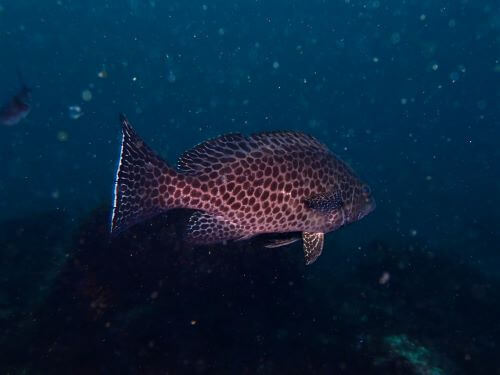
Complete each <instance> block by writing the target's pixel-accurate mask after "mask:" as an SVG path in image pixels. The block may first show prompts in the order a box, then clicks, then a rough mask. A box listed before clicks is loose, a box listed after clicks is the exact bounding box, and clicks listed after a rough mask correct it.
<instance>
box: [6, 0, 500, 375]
mask: <svg viewBox="0 0 500 375" xmlns="http://www.w3.org/2000/svg"><path fill="white" fill-rule="evenodd" d="M499 42H500V5H499V4H498V2H497V1H493V0H478V1H467V0H463V1H439V0H438V1H416V0H415V1H396V0H389V1H378V0H372V1H357V0H345V1H316V0H311V1H304V2H302V1H276V2H273V1H227V0H220V1H213V2H207V1H161V0H156V1H155V0H105V1H95V0H88V1H85V2H83V1H76V0H72V1H70V0H59V1H36V0H17V1H13V0H4V1H0V51H1V52H0V54H1V57H2V58H1V64H0V88H1V89H0V99H1V100H4V101H7V100H8V99H9V98H10V97H11V96H12V95H14V94H15V92H16V91H17V90H18V89H19V87H20V82H19V80H18V77H17V75H16V70H19V71H21V72H22V75H23V77H24V80H25V81H26V83H27V84H28V85H29V86H30V87H32V88H33V99H32V111H31V113H30V115H29V116H28V117H27V119H25V120H24V121H22V122H21V123H19V124H17V125H16V126H13V127H2V128H0V135H1V136H0V175H1V176H2V178H1V179H0V220H1V221H2V222H3V225H2V227H3V228H2V229H1V230H0V231H1V236H2V237H0V245H1V246H2V247H3V249H4V250H2V252H3V253H4V256H3V260H2V261H1V264H0V268H1V272H2V284H1V285H0V306H1V309H0V311H1V314H0V318H1V327H4V328H5V331H4V332H5V334H3V335H2V337H1V339H0V345H2V346H5V348H7V347H8V348H9V350H0V352H2V353H7V354H8V355H7V357H8V359H7V358H5V359H3V360H2V361H0V365H1V366H3V367H4V368H3V372H4V373H11V374H18V373H19V374H21V373H30V374H31V373H33V374H38V373H40V374H45V373H67V371H66V372H64V369H67V368H68V367H71V368H74V369H75V373H82V374H86V373H103V374H108V373H134V374H135V373H137V374H160V373H194V372H196V373H249V374H253V373H329V374H331V373H349V374H356V373H359V374H361V373H363V374H371V373H373V374H378V373H398V374H429V373H432V374H438V373H439V374H440V373H443V374H449V373H457V374H480V373H484V374H492V373H495V371H496V372H498V371H500V367H499V366H500V365H498V360H497V358H496V357H495V354H494V353H496V352H498V347H499V345H500V337H499V335H500V325H499V323H498V319H497V318H496V317H497V316H498V313H500V302H499V301H500V300H499V297H500V295H499V293H498V290H499V288H498V287H499V285H500V277H499V275H500V274H499V273H498V267H499V266H500V257H499V255H498V240H499V237H500V232H499V226H498V223H499V222H500V213H499V210H498V207H499V206H500V199H499V192H500V166H499V163H498V161H499V160H500V147H499V139H500V55H499V51H500V45H499V44H500V43H499ZM70 106H79V107H80V108H81V113H77V116H75V113H73V117H78V116H81V117H78V118H73V117H72V116H71V112H70V111H69V107H70ZM120 112H123V113H125V114H126V115H127V116H128V117H129V119H130V121H131V122H132V123H133V124H134V127H135V128H136V130H137V131H138V132H139V134H141V136H142V137H143V138H144V139H145V140H146V141H147V142H148V144H150V145H151V147H152V148H153V149H155V150H158V152H159V153H160V154H161V155H162V156H163V157H164V158H165V159H166V160H168V161H170V162H171V163H172V164H174V163H175V160H176V157H177V156H178V155H179V154H180V153H182V151H184V150H186V149H188V148H190V147H192V146H193V145H196V144H197V143H199V142H201V141H203V140H205V139H207V138H211V137H214V136H217V135H219V134H223V133H227V132H242V133H245V134H250V133H253V132H256V131H267V130H300V131H304V132H307V133H310V134H312V135H314V136H316V137H318V138H319V139H321V140H322V141H323V142H324V143H326V144H327V145H328V146H329V147H330V148H331V149H332V150H333V151H334V152H335V153H336V154H337V155H338V156H339V157H340V158H342V159H343V160H345V161H347V162H348V163H349V164H350V165H351V166H352V167H353V168H354V170H356V172H357V173H358V174H359V175H360V176H362V178H363V179H364V180H366V181H367V182H369V184H370V185H371V188H372V191H373V194H374V196H375V199H376V201H377V209H376V210H375V211H374V212H373V213H372V214H370V215H369V216H368V217H366V218H365V219H363V220H362V221H361V222H359V223H356V224H354V225H352V226H349V227H346V228H344V229H342V230H340V231H338V232H336V233H332V234H330V235H328V237H327V242H326V245H325V251H324V253H323V255H322V256H321V257H320V259H319V260H318V262H317V263H315V264H314V265H313V266H311V267H307V268H305V267H304V265H303V262H302V258H301V247H300V245H297V246H295V245H294V246H292V247H290V248H288V249H284V250H283V251H282V250H280V249H278V250H277V251H276V252H278V253H279V255H276V254H275V253H269V252H268V250H263V248H262V246H261V245H260V244H258V243H255V242H250V243H246V244H236V245H234V246H235V248H234V249H233V250H234V251H226V250H227V249H226V250H225V248H221V249H212V250H213V251H212V252H211V253H210V254H211V255H210V254H208V253H204V251H205V250H203V249H201V250H196V249H194V250H192V253H189V254H191V255H190V256H189V261H182V259H183V258H182V254H181V255H179V248H182V245H180V244H178V242H176V241H177V240H176V239H175V238H176V236H173V235H172V236H170V234H171V233H173V232H174V231H175V230H174V229H172V228H174V227H175V226H176V225H177V224H176V223H177V222H178V220H176V219H175V218H176V216H175V215H174V216H169V217H168V218H163V219H162V218H160V219H157V221H156V222H155V221H154V220H153V221H152V222H150V223H146V224H144V225H143V226H139V227H137V228H135V229H133V231H132V233H133V234H128V236H129V237H127V235H125V239H124V238H123V237H122V238H118V239H117V240H114V241H115V242H111V245H110V244H109V243H110V240H109V238H108V236H107V232H106V230H107V229H106V225H107V223H106V220H107V217H108V215H109V207H110V206H111V198H112V189H113V181H114V173H115V168H116V165H117V162H118V154H119V147H120V146H119V142H120V127H119V123H118V113H120ZM158 220H160V221H158ZM161 220H166V221H161ZM166 227H167V228H170V229H167V230H166V232H167V234H164V235H163V237H162V236H158V233H159V230H158V228H160V229H161V230H164V229H165V228H166ZM82 228H83V229H82ZM162 233H163V232H162ZM168 233H170V234H168ZM164 237H168V238H164ZM162 238H163V240H162ZM116 241H118V242H116ZM120 241H122V242H120ZM134 241H135V242H134ZM128 243H134V244H136V245H134V246H136V247H134V249H135V250H133V251H132V250H129V249H128V248H127V249H124V250H123V252H126V253H127V254H124V253H123V252H122V253H120V248H123V247H124V246H125V247H126V245H127V244H128ZM174 244H175V245H174ZM110 248H111V249H112V250H109V249H110ZM106 249H108V250H109V251H107V250H106ZM174 249H175V250H174ZM231 249H232V248H231ZM218 251H219V252H220V254H219V255H220V258H219V260H215V259H214V257H216V258H217V256H218V255H217V254H218ZM259 251H260V252H259ZM181 253H182V251H181ZM120 254H122V255H121V256H120ZM132 254H135V257H136V259H138V260H137V262H136V263H134V262H130V260H129V259H128V258H127V257H128V256H129V255H130V256H131V255H132ZM234 254H237V255H238V256H235V255H234ZM165 257H166V258H165ZM269 257H270V258H269ZM179 259H181V260H179ZM270 259H271V260H270ZM167 260H168V262H167ZM165 262H166V263H168V265H167V264H166V263H165ZM171 262H172V263H171ZM214 262H215V263H214ZM87 263H88V264H87ZM82 264H84V265H86V266H82ZM173 264H175V267H174V266H173ZM193 264H194V269H195V271H193V268H192V267H193ZM122 266H123V267H122ZM74 267H77V269H75V268H74ZM78 267H80V268H78ZM186 268H191V270H187V269H186ZM207 269H209V270H211V271H210V272H212V270H215V271H220V274H218V275H217V276H210V277H208V278H203V277H202V276H200V274H203V272H205V271H206V270H207ZM89 270H90V271H89ZM79 272H80V273H79ZM216 273H218V272H216ZM211 275H213V274H212V273H211ZM384 275H385V276H384ZM387 276H389V279H388V281H384V282H382V281H383V280H386V277H387ZM213 277H215V280H214V279H213ZM160 279H161V280H160ZM186 280H187V281H186ZM189 280H196V281H189ZM249 280H250V281H249ZM252 280H253V281H252ZM272 280H278V281H276V283H277V284H278V285H276V284H273V281H272ZM268 283H271V284H272V285H271V286H270V285H269V284H268ZM81 285H92V287H89V288H90V289H91V290H93V291H94V292H89V291H88V290H90V289H85V288H84V289H85V290H86V291H85V292H82V291H81V290H80V289H78V288H81ZM110 285H111V286H110ZM165 285H167V286H165ZM186 285H187V286H186ZM228 285H236V286H239V288H240V289H238V290H234V289H232V288H230V287H229V286H228ZM108 287H109V288H111V291H109V292H106V293H108V294H110V295H113V293H115V294H117V295H120V296H121V297H120V298H118V300H119V301H121V302H116V303H111V302H110V303H104V305H106V306H107V307H109V306H111V305H112V307H109V309H110V311H108V310H107V309H106V308H103V310H106V311H105V312H103V313H102V314H100V313H99V314H97V313H96V314H95V315H93V314H90V313H89V314H87V313H85V310H86V309H90V311H93V312H94V313H95V311H96V307H95V306H96V300H97V299H98V296H97V297H96V294H95V293H97V294H98V295H99V296H100V294H99V293H101V292H96V290H97V291H99V290H101V291H102V290H104V289H106V288H108ZM161 288H167V289H168V290H169V292H165V293H162V291H161V290H162V289H161ZM75 290H77V291H76V292H75ZM78 290H80V292H78ZM118 291H119V292H118ZM79 293H80V294H79ZM152 293H158V294H157V295H155V294H152ZM246 293H248V294H246ZM129 294H130V295H129ZM141 296H142V297H141ZM151 296H153V297H154V296H156V297H154V298H152V297H151ZM162 296H165V297H163V299H162V298H161V297H162ZM101 297H102V296H101ZM157 297H158V301H159V300H161V303H156V305H154V304H152V302H151V300H157ZM124 301H127V302H124ZM213 301H216V302H213ZM212 302H213V303H212ZM97 304H98V303H97ZM89 306H91V307H89ZM173 306H176V307H175V308H174V307H173ZM179 306H182V307H179ZM144 311H147V312H144ZM70 312H71V313H70ZM76 312H77V313H76ZM103 316H104V317H103ZM218 316H219V317H220V321H219V320H218V319H217V317H218ZM68 320H70V321H71V323H68ZM61 321H65V323H64V324H65V325H64V327H65V328H64V329H63V328H61V324H62V323H61ZM204 321H205V322H206V323H203V322H204ZM27 322H30V323H27ZM193 322H194V323H193ZM198 322H199V323H198ZM191 323H192V324H191ZM13 327H18V328H17V329H14V328H13ZM130 327H132V328H130ZM129 328H130V334H126V332H128V331H129ZM89 332H92V333H91V334H90V333H89ZM0 335H1V334H0ZM61 337H64V339H63V338H61ZM82 337H85V338H82ZM79 340H80V341H81V343H85V344H81V345H78V344H75V343H76V342H78V341H79ZM26 343H29V344H26ZM50 348H53V351H52V350H51V349H50ZM117 353H118V354H117ZM408 353H410V354H408ZM301 354H303V355H301ZM425 371H427V372H425Z"/></svg>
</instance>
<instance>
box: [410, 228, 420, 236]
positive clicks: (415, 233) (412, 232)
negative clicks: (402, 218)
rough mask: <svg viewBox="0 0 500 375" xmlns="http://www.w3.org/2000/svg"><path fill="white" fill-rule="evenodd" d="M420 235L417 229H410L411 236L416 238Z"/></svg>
mask: <svg viewBox="0 0 500 375" xmlns="http://www.w3.org/2000/svg"><path fill="white" fill-rule="evenodd" d="M417 234H418V232H417V230H416V229H410V236H412V237H415V236H416V235H417Z"/></svg>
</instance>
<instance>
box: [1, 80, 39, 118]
mask: <svg viewBox="0 0 500 375" xmlns="http://www.w3.org/2000/svg"><path fill="white" fill-rule="evenodd" d="M18 76H19V81H20V82H21V88H20V89H19V91H18V92H17V93H16V95H14V96H13V97H12V98H10V99H9V100H8V101H7V102H6V103H5V104H4V105H3V106H2V107H0V123H1V124H3V125H7V126H13V125H17V124H18V123H19V122H21V121H22V120H23V119H25V118H26V116H28V114H29V113H30V112H31V103H30V101H31V92H32V90H31V88H29V87H28V86H27V85H26V84H25V83H24V80H23V79H22V76H21V74H20V73H19V72H18Z"/></svg>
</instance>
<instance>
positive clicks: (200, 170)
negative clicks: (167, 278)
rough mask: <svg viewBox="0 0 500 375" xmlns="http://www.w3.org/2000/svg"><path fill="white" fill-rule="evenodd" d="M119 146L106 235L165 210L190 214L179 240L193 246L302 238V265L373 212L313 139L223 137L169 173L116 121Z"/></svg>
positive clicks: (365, 191)
mask: <svg viewBox="0 0 500 375" xmlns="http://www.w3.org/2000/svg"><path fill="white" fill-rule="evenodd" d="M121 124H122V146H121V155H120V162H119V165H118V169H117V175H116V183H115V192H114V207H113V215H112V222H111V231H112V232H118V231H121V230H124V229H126V228H128V227H129V226H131V225H133V224H135V223H137V222H139V221H142V220H144V219H146V218H148V217H151V216H154V215H156V214H159V213H161V212H164V211H167V210H169V209H173V208H186V209H192V210H196V211H195V212H194V213H193V214H192V215H191V217H190V218H189V220H188V223H187V226H186V231H185V232H186V239H187V240H188V241H189V242H191V243H195V244H212V243H218V242H222V241H227V240H242V239H249V238H251V237H253V236H256V235H259V234H264V233H290V239H285V240H280V241H277V242H276V241H275V242H272V243H270V244H269V245H268V247H278V246H283V245H287V244H289V243H291V242H294V241H296V240H298V239H300V237H299V238H296V237H295V236H296V233H297V232H301V233H302V240H303V244H304V253H305V258H306V263H307V264H310V263H312V262H314V261H315V260H316V258H317V257H318V256H319V255H320V254H321V251H322V249H323V241H324V234H325V233H328V232H331V231H334V230H336V229H338V228H340V227H342V226H343V225H345V224H347V223H351V222H354V221H357V220H359V219H361V218H362V217H364V216H366V215H367V214H368V213H370V212H371V211H373V209H374V208H375V202H374V199H373V198H372V196H371V192H370V189H369V188H368V187H367V185H365V184H364V183H363V182H361V180H359V178H358V177H357V176H356V175H355V174H354V172H353V171H352V170H351V169H350V168H349V167H348V166H347V165H346V164H345V163H344V162H342V161H341V160H340V159H338V158H337V157H335V156H334V155H333V154H332V153H331V152H330V150H329V149H328V148H327V147H326V146H325V145H323V144H322V143H320V142H319V141H317V140H316V139H315V138H314V137H312V136H310V135H307V134H304V133H300V132H268V133H257V134H253V135H250V136H244V135H241V134H228V135H223V136H220V137H218V138H216V139H212V140H208V141H206V142H203V143H201V144H199V145H198V146H196V147H194V148H193V149H191V150H188V151H186V152H184V154H183V155H182V156H181V157H180V159H179V161H178V164H177V168H173V167H170V166H169V165H168V164H167V163H166V162H165V161H163V160H162V159H161V158H160V157H159V156H158V155H157V154H156V153H155V152H153V151H152V150H151V149H150V148H149V147H148V146H147V145H146V144H145V143H144V141H143V140H142V139H141V138H140V137H139V136H138V135H137V134H136V133H135V131H134V130H133V129H132V127H131V125H130V123H129V122H128V120H127V119H126V118H125V117H124V116H121Z"/></svg>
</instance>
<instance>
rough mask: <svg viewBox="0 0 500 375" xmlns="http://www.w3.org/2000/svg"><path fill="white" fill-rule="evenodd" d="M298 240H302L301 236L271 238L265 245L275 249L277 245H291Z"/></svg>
mask: <svg viewBox="0 0 500 375" xmlns="http://www.w3.org/2000/svg"><path fill="white" fill-rule="evenodd" d="M298 240H300V237H299V238H295V237H292V238H284V239H276V240H271V241H269V243H268V244H267V245H264V247H266V248H268V249H275V248H277V247H281V246H286V245H290V244H292V243H294V242H296V241H298Z"/></svg>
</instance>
